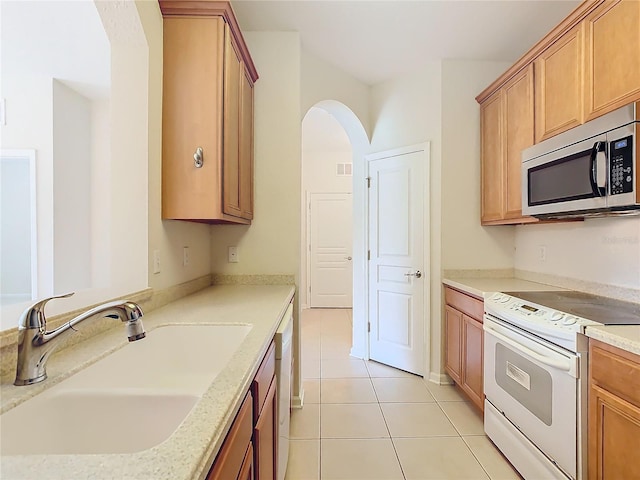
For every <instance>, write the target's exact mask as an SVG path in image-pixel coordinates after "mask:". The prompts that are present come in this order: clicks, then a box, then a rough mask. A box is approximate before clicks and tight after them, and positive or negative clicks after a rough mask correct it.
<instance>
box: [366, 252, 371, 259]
mask: <svg viewBox="0 0 640 480" xmlns="http://www.w3.org/2000/svg"><path fill="white" fill-rule="evenodd" d="M367 260H371V250H367Z"/></svg>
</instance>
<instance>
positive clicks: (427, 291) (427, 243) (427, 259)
mask: <svg viewBox="0 0 640 480" xmlns="http://www.w3.org/2000/svg"><path fill="white" fill-rule="evenodd" d="M430 149H431V142H424V143H418V144H415V145H410V146H407V147H400V148H394V149H392V150H386V151H383V152H376V153H371V154H369V155H365V157H364V160H365V168H366V174H367V179H369V178H370V177H369V172H370V162H371V161H372V160H380V159H382V158H388V157H392V156H397V155H406V154H408V153H415V152H423V155H424V161H425V168H424V169H423V170H424V178H423V182H424V183H423V185H424V188H425V190H426V195H424V206H423V215H424V227H423V228H424V242H423V244H422V248H423V258H424V279H425V282H424V283H423V285H424V287H423V288H424V305H423V310H424V312H423V313H424V315H423V319H424V329H423V331H424V346H423V352H424V358H423V363H424V365H423V367H424V368H423V373H424V375H423V378H424V379H425V380H428V379H429V375H430V374H429V367H430V363H431V362H430V355H431V322H430V321H429V318H430V316H431V223H430V205H431V189H430V183H429V171H430V169H431V155H430ZM364 203H365V212H366V215H365V219H364V231H365V250H364V258H365V276H364V280H365V290H366V292H365V299H366V300H365V302H364V313H365V318H366V320H367V321H365V322H363V327H364V328H363V331H362V335H364V338H365V342H364V343H365V345H366V352H365V358H364V359H365V360H369V358H370V357H369V352H370V348H371V346H370V342H369V331H368V322H369V290H370V288H371V287H370V285H369V261H368V255H367V254H368V252H369V248H370V242H369V234H370V232H369V227H370V225H369V213H370V205H369V189H368V187H367V189H366V192H365V196H364Z"/></svg>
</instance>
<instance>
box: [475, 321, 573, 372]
mask: <svg viewBox="0 0 640 480" xmlns="http://www.w3.org/2000/svg"><path fill="white" fill-rule="evenodd" d="M484 330H485V331H487V332H488V333H489V334H490V335H493V336H494V337H496V338H497V339H498V340H500V341H501V342H503V343H506V344H507V345H509V346H511V347H513V348H515V349H517V350H519V351H521V352H523V353H526V354H527V355H529V356H530V357H531V358H534V359H536V360H537V361H539V362H540V363H542V364H544V365H547V366H549V367H553V368H556V369H558V370H562V371H564V372H568V373H569V374H571V376H572V377H575V378H577V372H576V365H575V362H572V361H571V359H570V358H566V359H563V360H559V359H555V358H551V357H548V356H546V355H543V354H541V353H538V352H536V351H535V350H532V349H531V348H529V347H527V346H526V345H522V344H521V343H519V342H517V341H516V340H514V339H512V338H509V337H507V336H506V335H504V334H502V333H499V332H498V331H496V330H495V329H493V328H491V327H490V326H489V325H487V324H486V323H485V324H484Z"/></svg>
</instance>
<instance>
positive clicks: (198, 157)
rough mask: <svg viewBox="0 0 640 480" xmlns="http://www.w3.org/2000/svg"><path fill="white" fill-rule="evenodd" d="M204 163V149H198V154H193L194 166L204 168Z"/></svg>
mask: <svg viewBox="0 0 640 480" xmlns="http://www.w3.org/2000/svg"><path fill="white" fill-rule="evenodd" d="M203 163H204V152H203V150H202V147H198V148H196V153H194V154H193V164H194V165H195V166H196V168H202V164H203Z"/></svg>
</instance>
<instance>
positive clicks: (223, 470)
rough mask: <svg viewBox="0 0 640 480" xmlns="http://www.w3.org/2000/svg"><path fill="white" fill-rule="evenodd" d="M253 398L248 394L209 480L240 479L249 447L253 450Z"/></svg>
mask: <svg viewBox="0 0 640 480" xmlns="http://www.w3.org/2000/svg"><path fill="white" fill-rule="evenodd" d="M252 406H253V398H252V396H251V393H248V394H247V397H246V398H245V400H244V402H243V403H242V406H241V407H240V410H239V411H238V414H237V415H236V418H235V420H234V421H233V424H232V425H231V429H230V430H229V433H228V434H227V437H226V438H225V440H224V443H223V444H222V447H221V448H220V452H219V453H218V456H217V457H216V459H215V461H214V463H213V466H212V467H211V470H210V471H209V473H208V474H207V477H206V479H207V480H229V479H236V478H238V475H239V473H240V472H241V471H242V470H243V468H245V467H244V464H245V462H246V452H247V447H249V449H251V437H252V431H253V429H252V424H253V408H252Z"/></svg>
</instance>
